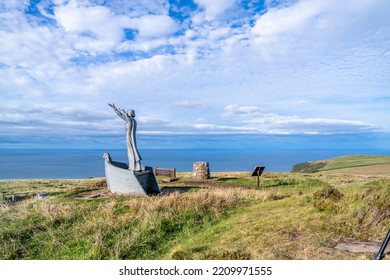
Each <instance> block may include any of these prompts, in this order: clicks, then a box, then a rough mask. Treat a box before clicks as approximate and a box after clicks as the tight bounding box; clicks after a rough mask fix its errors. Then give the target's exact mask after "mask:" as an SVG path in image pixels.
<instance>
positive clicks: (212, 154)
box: [0, 149, 390, 180]
mask: <svg viewBox="0 0 390 280" xmlns="http://www.w3.org/2000/svg"><path fill="white" fill-rule="evenodd" d="M103 153H109V154H110V155H111V158H112V159H113V160H114V161H120V162H126V161H127V153H126V150H124V149H104V150H103V149H0V156H1V159H2V160H1V161H0V180H14V179H15V180H16V179H85V178H91V177H93V178H94V177H104V160H103ZM140 153H141V156H142V162H141V163H142V165H146V166H151V167H156V166H158V167H164V168H176V170H177V171H178V172H190V171H192V168H193V163H194V162H197V161H207V162H209V165H210V172H233V171H238V172H251V171H252V170H253V169H254V167H255V166H259V165H263V166H265V167H266V168H265V172H289V171H290V170H291V167H292V166H293V165H294V164H297V163H300V162H305V161H312V160H321V159H329V158H332V157H337V156H344V155H353V154H371V155H374V154H375V155H389V154H390V152H389V151H387V150H365V151H362V150H284V151H281V150H267V151H264V150H232V149H140Z"/></svg>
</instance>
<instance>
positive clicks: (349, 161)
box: [292, 155, 390, 174]
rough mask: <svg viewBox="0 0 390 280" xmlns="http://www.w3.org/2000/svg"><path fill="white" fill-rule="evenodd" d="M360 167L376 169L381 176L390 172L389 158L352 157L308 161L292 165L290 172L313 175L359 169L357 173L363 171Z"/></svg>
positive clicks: (371, 156)
mask: <svg viewBox="0 0 390 280" xmlns="http://www.w3.org/2000/svg"><path fill="white" fill-rule="evenodd" d="M362 167H370V168H369V170H372V168H375V169H378V170H379V173H381V174H383V172H386V171H387V172H390V156H375V155H352V156H342V157H336V158H332V159H328V160H318V161H309V162H304V163H299V164H296V165H294V166H293V167H292V172H300V173H315V172H320V171H334V170H340V169H351V168H359V169H358V170H357V171H364V168H362Z"/></svg>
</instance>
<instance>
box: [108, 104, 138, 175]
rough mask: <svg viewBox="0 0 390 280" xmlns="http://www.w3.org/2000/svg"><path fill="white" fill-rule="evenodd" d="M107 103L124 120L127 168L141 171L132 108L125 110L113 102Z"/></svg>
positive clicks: (135, 123) (135, 122) (135, 124)
mask: <svg viewBox="0 0 390 280" xmlns="http://www.w3.org/2000/svg"><path fill="white" fill-rule="evenodd" d="M108 105H110V106H111V108H112V109H114V111H115V113H117V115H118V116H119V117H121V118H122V119H123V120H124V121H125V122H126V145H127V157H128V158H129V170H132V171H141V159H142V158H141V156H140V154H139V152H138V149H137V142H136V138H135V132H136V130H137V121H136V120H135V118H134V117H135V113H134V110H132V109H130V110H128V111H127V113H126V112H125V110H124V109H121V110H119V109H117V108H116V107H115V105H114V103H112V104H110V103H108Z"/></svg>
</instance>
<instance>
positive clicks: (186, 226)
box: [0, 172, 390, 259]
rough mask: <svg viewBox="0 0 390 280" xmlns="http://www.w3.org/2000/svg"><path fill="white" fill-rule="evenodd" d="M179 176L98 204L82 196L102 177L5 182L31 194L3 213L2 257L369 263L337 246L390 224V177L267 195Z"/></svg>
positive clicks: (296, 186) (231, 179) (320, 183)
mask: <svg viewBox="0 0 390 280" xmlns="http://www.w3.org/2000/svg"><path fill="white" fill-rule="evenodd" d="M178 177H179V178H178V180H177V181H173V182H168V183H162V182H160V187H163V189H164V190H165V193H166V194H165V195H161V196H154V197H137V196H114V195H106V196H102V197H100V198H95V199H79V198H76V197H77V196H79V195H82V194H87V193H90V192H93V191H99V190H104V189H105V187H106V186H105V182H104V180H103V179H88V180H79V181H77V180H75V181H73V180H72V181H71V180H21V181H10V182H0V192H2V193H4V194H12V193H21V194H24V196H25V199H24V200H23V201H21V202H19V203H16V204H13V205H3V206H1V205H0V216H1V219H0V259H370V258H372V254H367V253H361V254H356V253H348V252H343V251H340V250H336V249H335V248H334V247H335V245H336V244H337V243H338V242H340V241H343V240H355V241H373V240H376V241H380V240H381V239H382V238H384V235H385V233H386V232H387V230H388V227H389V224H390V210H389V209H390V205H389V201H390V199H389V198H390V179H389V178H388V177H381V176H376V177H361V176H353V175H348V176H347V175H342V176H341V175H335V174H293V173H265V174H264V175H263V176H262V177H261V178H262V179H261V185H262V189H260V190H259V189H257V178H256V177H251V176H250V174H249V173H239V172H235V173H213V174H212V179H211V180H207V181H194V180H192V178H191V176H190V174H187V173H179V174H178ZM168 190H172V191H171V192H168ZM37 192H48V193H49V195H50V196H49V198H48V199H42V200H36V199H32V198H31V196H32V195H33V194H34V193H37Z"/></svg>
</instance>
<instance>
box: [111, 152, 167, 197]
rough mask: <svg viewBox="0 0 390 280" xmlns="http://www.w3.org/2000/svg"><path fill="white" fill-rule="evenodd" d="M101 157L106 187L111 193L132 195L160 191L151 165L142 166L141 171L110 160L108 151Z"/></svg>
mask: <svg viewBox="0 0 390 280" xmlns="http://www.w3.org/2000/svg"><path fill="white" fill-rule="evenodd" d="M103 158H104V159H105V160H104V170H105V173H106V181H107V187H108V189H109V190H110V191H111V192H112V193H117V194H134V195H153V194H159V193H160V188H159V187H158V183H157V180H156V177H155V176H154V173H153V168H152V167H150V166H143V167H142V169H143V170H141V171H132V170H129V167H128V165H127V164H126V163H122V162H116V161H112V160H111V156H110V155H109V154H108V153H105V154H104V155H103Z"/></svg>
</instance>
